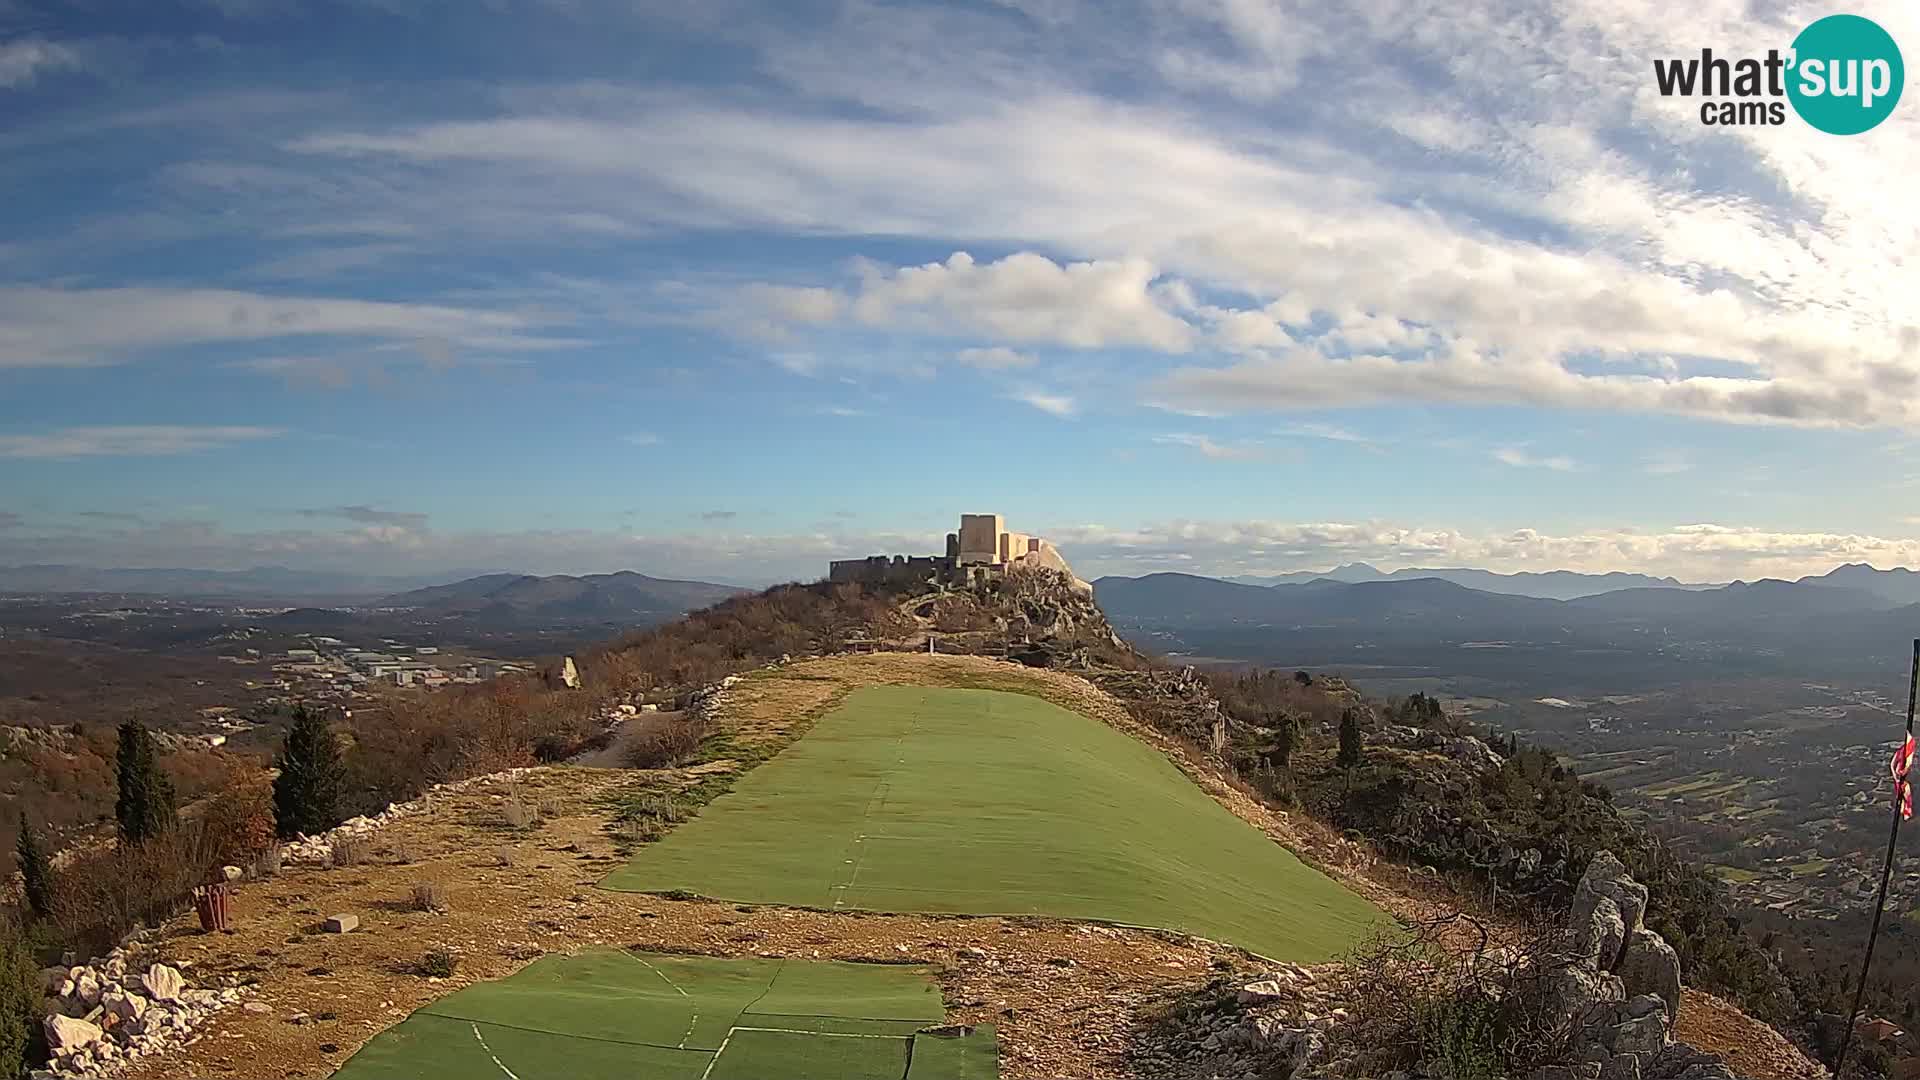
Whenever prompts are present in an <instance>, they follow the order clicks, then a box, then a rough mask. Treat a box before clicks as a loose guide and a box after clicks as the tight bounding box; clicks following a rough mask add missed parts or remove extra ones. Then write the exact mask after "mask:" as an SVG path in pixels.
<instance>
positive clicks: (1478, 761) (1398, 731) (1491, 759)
mask: <svg viewBox="0 0 1920 1080" xmlns="http://www.w3.org/2000/svg"><path fill="white" fill-rule="evenodd" d="M1367 743H1368V744H1369V745H1372V746H1390V747H1393V748H1394V749H1396V750H1426V751H1429V752H1431V753H1436V754H1442V755H1445V756H1446V757H1449V758H1452V759H1453V760H1454V761H1457V762H1459V763H1460V764H1462V765H1465V766H1466V767H1467V768H1469V769H1472V770H1473V771H1474V772H1477V773H1481V772H1492V771H1493V770H1495V769H1498V768H1499V767H1500V766H1502V765H1504V764H1506V762H1507V759H1506V758H1505V757H1504V756H1502V755H1501V754H1500V752H1499V751H1497V750H1495V749H1494V748H1493V747H1491V746H1488V745H1487V744H1486V741H1485V740H1483V739H1480V738H1477V737H1475V736H1472V735H1448V734H1446V733H1445V732H1441V731H1435V730H1433V729H1431V728H1419V727H1412V726H1410V725H1407V724H1382V725H1381V726H1380V727H1379V728H1376V729H1375V730H1373V731H1371V732H1368V733H1367Z"/></svg>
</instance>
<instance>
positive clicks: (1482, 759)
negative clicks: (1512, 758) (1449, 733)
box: [1444, 735, 1507, 772]
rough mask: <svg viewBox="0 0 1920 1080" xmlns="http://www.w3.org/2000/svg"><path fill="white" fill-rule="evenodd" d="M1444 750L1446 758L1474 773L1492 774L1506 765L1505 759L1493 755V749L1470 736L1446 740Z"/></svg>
mask: <svg viewBox="0 0 1920 1080" xmlns="http://www.w3.org/2000/svg"><path fill="white" fill-rule="evenodd" d="M1444 749H1445V751H1446V754H1447V756H1448V757H1450V758H1452V759H1453V760H1455V761H1458V762H1461V763H1462V764H1465V765H1467V766H1468V767H1469V768H1472V769H1473V770H1474V771H1475V772H1492V771H1493V770H1495V769H1498V768H1499V767H1500V766H1502V765H1505V764H1506V763H1507V759H1506V758H1503V757H1501V756H1500V755H1499V754H1497V753H1495V752H1494V750H1493V747H1491V746H1488V745H1487V744H1486V743H1484V742H1481V741H1480V740H1479V739H1476V738H1474V737H1473V736H1471V735H1462V736H1460V737H1459V738H1457V739H1448V740H1447V742H1446V744H1445V746H1444Z"/></svg>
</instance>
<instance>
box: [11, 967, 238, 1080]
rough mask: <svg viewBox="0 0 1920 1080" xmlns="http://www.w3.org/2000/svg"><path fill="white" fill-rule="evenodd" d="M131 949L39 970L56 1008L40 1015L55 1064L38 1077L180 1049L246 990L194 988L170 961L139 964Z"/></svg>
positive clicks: (98, 1069)
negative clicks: (134, 962) (88, 961)
mask: <svg viewBox="0 0 1920 1080" xmlns="http://www.w3.org/2000/svg"><path fill="white" fill-rule="evenodd" d="M128 954H129V949H128V948H127V947H122V948H120V949H116V950H114V951H113V952H112V953H110V954H108V955H107V956H106V957H105V958H104V959H101V960H96V961H94V962H93V963H91V964H84V965H79V966H75V967H52V968H47V969H46V970H44V971H43V972H41V976H42V978H43V980H44V986H45V988H46V992H47V1003H48V1005H50V1006H51V1007H52V1008H53V1009H54V1011H53V1012H52V1013H51V1014H50V1015H48V1016H47V1017H46V1018H45V1019H44V1020H42V1021H41V1030H42V1031H43V1033H44V1034H45V1035H46V1040H47V1047H48V1049H49V1050H50V1051H51V1053H52V1059H51V1061H50V1066H51V1068H50V1069H48V1070H45V1071H43V1072H39V1073H36V1074H35V1076H36V1077H37V1078H41V1080H45V1078H48V1077H63V1076H99V1075H102V1074H105V1073H110V1072H114V1071H117V1070H118V1069H120V1068H122V1067H124V1066H126V1065H127V1064H129V1063H131V1062H133V1061H135V1060H138V1059H140V1058H143V1057H149V1056H152V1055H154V1054H164V1053H167V1052H169V1051H172V1050H175V1049H178V1048H179V1047H181V1046H183V1045H185V1044H186V1043H187V1042H189V1041H190V1040H191V1036H192V1032H193V1029H194V1028H196V1027H198V1026H200V1024H202V1023H203V1022H204V1021H205V1020H206V1019H207V1018H208V1017H209V1016H211V1015H212V1014H214V1013H216V1012H218V1011H220V1010H221V1009H223V1008H226V1007H227V1006H229V1005H233V1004H235V1003H237V1002H239V1001H240V999H241V997H242V995H243V994H244V990H242V989H240V988H237V987H235V988H226V989H214V988H206V989H198V988H195V987H193V986H190V985H188V982H187V978H186V976H185V975H184V974H183V973H182V972H181V971H180V970H179V969H178V968H174V967H169V966H168V965H166V964H151V965H148V966H146V967H145V968H144V969H137V968H136V967H135V966H130V965H129V963H128Z"/></svg>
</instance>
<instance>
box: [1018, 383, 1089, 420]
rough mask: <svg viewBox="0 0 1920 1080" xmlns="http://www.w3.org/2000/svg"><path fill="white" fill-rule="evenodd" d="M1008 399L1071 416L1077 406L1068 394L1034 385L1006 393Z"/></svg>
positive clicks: (1042, 410)
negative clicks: (1050, 391)
mask: <svg viewBox="0 0 1920 1080" xmlns="http://www.w3.org/2000/svg"><path fill="white" fill-rule="evenodd" d="M1007 397H1008V398H1009V399H1010V400H1013V401H1018V402H1020V403H1021V404H1023V405H1031V406H1033V407H1034V408H1036V409H1039V410H1040V411H1041V412H1043V413H1048V414H1050V415H1053V416H1059V417H1063V418H1064V417H1071V416H1073V415H1074V413H1075V412H1077V411H1078V409H1079V407H1078V405H1077V403H1076V402H1075V401H1074V400H1073V398H1072V397H1071V396H1070V395H1067V394H1055V393H1049V392H1047V391H1045V390H1041V389H1038V388H1036V387H1031V386H1029V387H1022V388H1020V389H1017V390H1015V391H1013V392H1012V393H1010V394H1008V395H1007Z"/></svg>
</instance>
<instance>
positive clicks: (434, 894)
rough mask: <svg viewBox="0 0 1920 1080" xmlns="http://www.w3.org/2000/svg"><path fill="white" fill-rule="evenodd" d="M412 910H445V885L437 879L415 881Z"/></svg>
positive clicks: (436, 911)
mask: <svg viewBox="0 0 1920 1080" xmlns="http://www.w3.org/2000/svg"><path fill="white" fill-rule="evenodd" d="M413 910H415V911H427V912H435V913H438V912H443V911H446V910H447V890H446V887H445V886H443V885H441V884H440V883H439V882H437V881H419V882H415V883H414V886H413Z"/></svg>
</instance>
